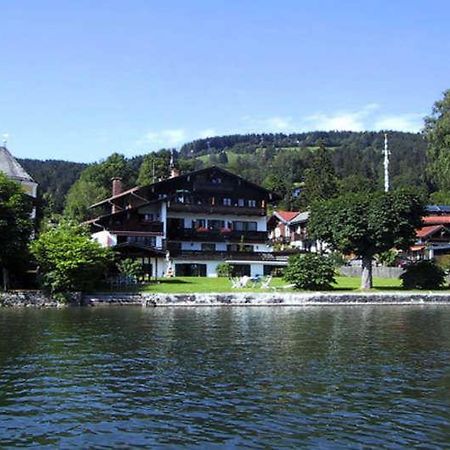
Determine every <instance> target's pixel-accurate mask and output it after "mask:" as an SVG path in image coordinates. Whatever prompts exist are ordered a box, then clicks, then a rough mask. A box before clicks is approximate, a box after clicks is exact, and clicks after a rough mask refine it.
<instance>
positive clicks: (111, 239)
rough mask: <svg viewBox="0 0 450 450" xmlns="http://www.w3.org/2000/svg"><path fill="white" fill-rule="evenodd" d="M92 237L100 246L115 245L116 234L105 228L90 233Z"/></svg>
mask: <svg viewBox="0 0 450 450" xmlns="http://www.w3.org/2000/svg"><path fill="white" fill-rule="evenodd" d="M92 239H94V241H97V242H98V243H99V244H100V245H101V246H102V247H113V246H114V245H117V236H116V235H115V234H111V233H110V232H109V231H107V230H102V231H98V232H97V233H93V234H92Z"/></svg>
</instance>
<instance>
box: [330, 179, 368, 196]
mask: <svg viewBox="0 0 450 450" xmlns="http://www.w3.org/2000/svg"><path fill="white" fill-rule="evenodd" d="M337 187H338V191H339V195H344V194H349V193H351V192H366V193H369V192H373V191H375V190H376V186H374V183H373V182H372V181H370V180H369V179H368V178H366V177H363V176H362V175H349V176H348V177H345V178H342V179H341V180H339V181H338V182H337Z"/></svg>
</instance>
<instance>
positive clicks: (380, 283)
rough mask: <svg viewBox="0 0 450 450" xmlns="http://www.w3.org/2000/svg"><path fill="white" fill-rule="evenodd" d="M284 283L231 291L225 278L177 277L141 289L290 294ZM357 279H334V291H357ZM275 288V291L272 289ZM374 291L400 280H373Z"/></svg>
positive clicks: (276, 280)
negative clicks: (265, 287)
mask: <svg viewBox="0 0 450 450" xmlns="http://www.w3.org/2000/svg"><path fill="white" fill-rule="evenodd" d="M286 284H287V283H286V282H285V281H283V280H282V279H281V278H274V279H273V280H272V282H271V284H270V286H271V287H270V288H269V289H266V290H263V289H261V288H260V287H258V286H257V287H253V286H250V287H248V288H245V289H233V288H232V287H231V283H230V281H229V280H228V279H227V278H205V277H177V278H170V279H161V280H160V281H159V282H158V283H151V284H148V285H145V286H143V287H142V288H141V290H142V291H144V292H155V293H163V294H190V293H196V292H202V293H208V292H273V291H274V290H278V292H292V291H293V290H292V289H283V288H282V287H283V286H286ZM359 284H360V278H359V277H336V287H335V290H336V291H341V290H342V291H357V290H359ZM273 288H275V289H273ZM374 289H375V290H378V289H380V290H389V289H394V290H395V289H401V287H400V280H398V279H394V278H389V279H385V278H374Z"/></svg>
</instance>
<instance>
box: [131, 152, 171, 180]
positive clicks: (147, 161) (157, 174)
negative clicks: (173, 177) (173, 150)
mask: <svg viewBox="0 0 450 450" xmlns="http://www.w3.org/2000/svg"><path fill="white" fill-rule="evenodd" d="M169 175H170V151H169V150H160V151H159V152H156V153H149V154H148V155H146V156H145V157H144V159H143V161H142V164H141V167H140V168H139V175H138V179H137V184H138V185H139V186H146V185H149V184H152V183H156V182H157V181H159V180H165V179H166V178H168V177H169Z"/></svg>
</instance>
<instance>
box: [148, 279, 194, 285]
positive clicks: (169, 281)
mask: <svg viewBox="0 0 450 450" xmlns="http://www.w3.org/2000/svg"><path fill="white" fill-rule="evenodd" d="M149 284H150V285H154V284H192V281H186V280H180V279H179V278H164V279H158V280H157V281H152V282H150V283H149Z"/></svg>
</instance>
